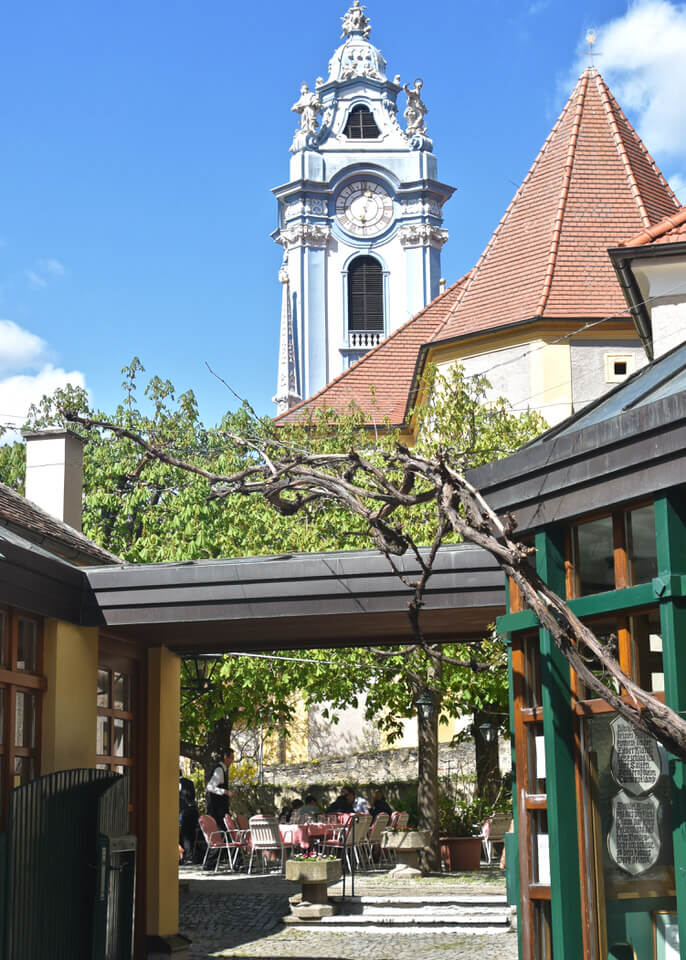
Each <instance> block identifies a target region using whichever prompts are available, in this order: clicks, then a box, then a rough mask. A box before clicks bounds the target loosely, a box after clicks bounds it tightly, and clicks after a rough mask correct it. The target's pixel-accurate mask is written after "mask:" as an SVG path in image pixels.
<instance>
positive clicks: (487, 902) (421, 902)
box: [329, 893, 507, 912]
mask: <svg viewBox="0 0 686 960" xmlns="http://www.w3.org/2000/svg"><path fill="white" fill-rule="evenodd" d="M329 900H330V901H332V902H333V903H338V904H340V905H341V906H342V905H346V907H347V910H346V912H350V911H351V910H352V909H353V908H355V907H358V906H359V907H369V908H376V907H383V908H390V909H401V910H413V909H416V908H424V907H429V908H431V907H439V908H443V907H455V908H458V909H459V908H465V909H478V908H482V907H483V908H487V909H491V908H493V909H502V910H504V909H506V907H507V898H506V897H505V895H504V894H497V893H496V894H488V895H486V896H484V895H481V896H478V895H462V894H460V895H455V894H452V895H450V894H436V895H434V896H431V895H428V896H427V895H425V896H421V897H410V896H403V895H397V894H394V895H393V896H385V897H369V896H363V897H346V898H345V899H343V897H342V896H341V895H336V894H334V895H330V896H329Z"/></svg>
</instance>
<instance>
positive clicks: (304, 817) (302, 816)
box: [290, 793, 322, 823]
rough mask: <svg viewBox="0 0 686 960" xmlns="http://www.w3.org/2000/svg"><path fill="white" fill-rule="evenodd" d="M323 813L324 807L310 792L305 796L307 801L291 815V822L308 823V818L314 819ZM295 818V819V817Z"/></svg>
mask: <svg viewBox="0 0 686 960" xmlns="http://www.w3.org/2000/svg"><path fill="white" fill-rule="evenodd" d="M321 813H322V808H321V807H320V806H319V804H318V803H317V798H316V797H315V796H314V795H313V794H311V793H308V794H307V796H306V797H305V803H304V804H303V806H302V807H300V809H299V810H297V811H296V812H295V814H294V815H293V816H292V817H291V820H290V822H291V823H307V821H308V820H312V819H314V817H318V816H320V814H321ZM294 818H295V819H294Z"/></svg>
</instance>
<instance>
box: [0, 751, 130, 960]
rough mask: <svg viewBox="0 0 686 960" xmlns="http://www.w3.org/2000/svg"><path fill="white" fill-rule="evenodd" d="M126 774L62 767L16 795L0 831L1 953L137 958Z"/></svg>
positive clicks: (25, 958) (67, 959)
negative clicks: (5, 826)
mask: <svg viewBox="0 0 686 960" xmlns="http://www.w3.org/2000/svg"><path fill="white" fill-rule="evenodd" d="M127 830H128V780H127V778H125V777H121V776H119V775H118V774H112V773H110V772H109V771H106V770H64V771H60V772H59V773H54V774H50V775H48V776H46V777H40V778H38V779H37V780H32V781H31V782H30V783H27V784H25V785H24V786H22V787H18V788H17V789H16V790H13V791H12V793H11V794H10V810H9V823H8V830H7V833H6V834H3V835H0V893H4V896H3V897H2V899H0V938H1V939H0V958H3V960H4V958H7V960H43V958H45V957H50V958H51V960H130V958H131V956H132V950H133V904H134V893H135V863H136V854H135V846H136V845H135V838H134V837H130V836H128V835H127Z"/></svg>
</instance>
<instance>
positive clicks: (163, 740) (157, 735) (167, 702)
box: [146, 647, 181, 937]
mask: <svg viewBox="0 0 686 960" xmlns="http://www.w3.org/2000/svg"><path fill="white" fill-rule="evenodd" d="M180 680H181V661H180V659H179V658H178V657H177V656H176V655H175V654H173V653H171V652H170V651H169V650H167V649H166V647H155V648H153V649H151V650H149V651H148V691H147V692H148V698H147V699H148V703H147V715H148V730H147V736H148V742H147V754H148V756H147V775H148V784H147V786H148V789H147V811H146V812H147V817H146V822H147V828H146V829H147V851H146V858H147V859H146V874H147V876H146V882H147V886H146V895H147V896H146V903H147V918H146V920H147V922H146V932H147V934H148V936H159V937H169V936H173V935H174V934H176V933H178V929H179V853H178V843H179V805H178V800H177V796H178V793H179V740H180V724H179V716H180V711H181V692H180V691H181V684H180Z"/></svg>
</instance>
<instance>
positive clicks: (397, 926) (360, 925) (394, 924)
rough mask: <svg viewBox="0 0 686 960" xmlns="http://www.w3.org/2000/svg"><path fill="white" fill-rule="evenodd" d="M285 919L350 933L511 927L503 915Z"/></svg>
mask: <svg viewBox="0 0 686 960" xmlns="http://www.w3.org/2000/svg"><path fill="white" fill-rule="evenodd" d="M284 923H286V924H287V925H288V927H289V928H293V929H296V930H314V929H317V930H331V931H335V930H340V931H341V932H343V931H345V932H346V933H383V932H384V931H388V930H396V931H402V932H403V933H423V934H426V933H438V934H452V935H456V934H471V935H474V936H483V935H488V934H491V935H492V934H496V933H507V932H508V931H509V930H510V929H511V928H510V925H509V919H508V918H507V917H503V918H502V919H501V920H500V922H493V921H490V922H487V923H470V922H468V921H466V920H465V921H462V922H459V923H456V922H454V921H453V922H452V923H451V922H448V921H445V922H441V921H438V922H437V921H435V920H434V921H428V920H421V921H419V920H415V921H414V922H413V921H409V920H404V919H402V918H392V917H387V918H381V917H374V918H368V919H367V920H365V919H364V918H363V917H345V916H340V915H339V916H336V917H322V918H321V919H320V920H301V919H298V918H297V917H293V916H288V917H284Z"/></svg>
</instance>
